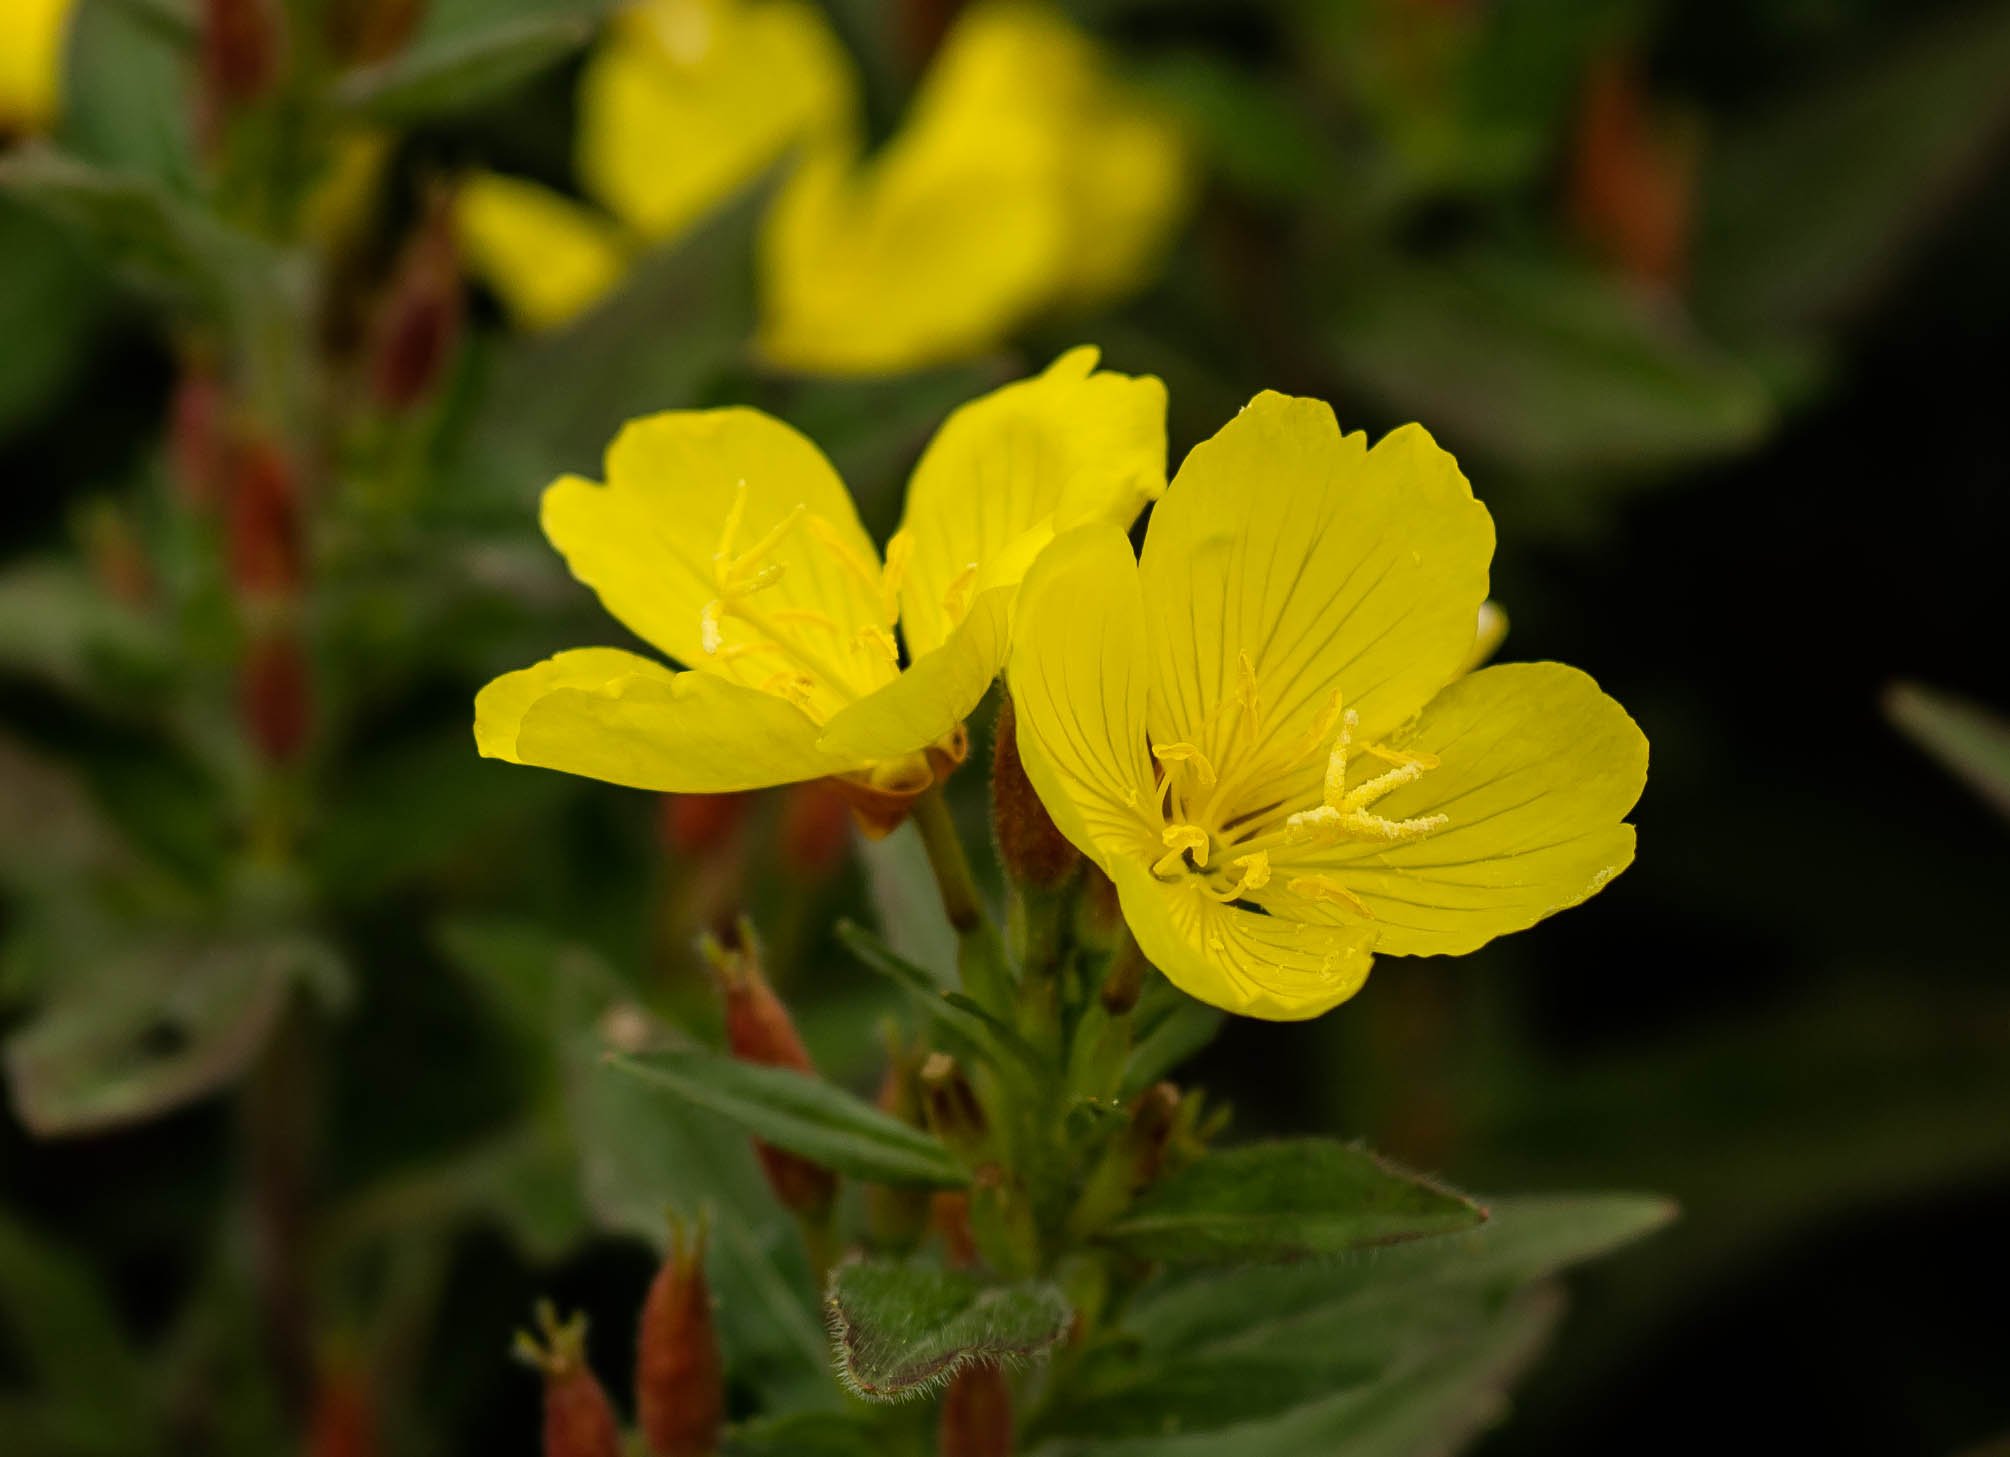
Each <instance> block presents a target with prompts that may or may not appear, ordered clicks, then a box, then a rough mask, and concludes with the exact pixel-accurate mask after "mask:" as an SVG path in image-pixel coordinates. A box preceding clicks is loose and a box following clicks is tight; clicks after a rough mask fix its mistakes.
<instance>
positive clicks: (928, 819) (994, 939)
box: [911, 785, 1012, 1015]
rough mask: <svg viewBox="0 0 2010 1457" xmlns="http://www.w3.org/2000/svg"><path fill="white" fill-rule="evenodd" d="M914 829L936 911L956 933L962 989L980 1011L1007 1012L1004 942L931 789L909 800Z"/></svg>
mask: <svg viewBox="0 0 2010 1457" xmlns="http://www.w3.org/2000/svg"><path fill="white" fill-rule="evenodd" d="M911 812H912V814H913V816H914V827H915V828H916V829H917V830H919V831H920V832H921V843H922V846H923V848H924V849H926V850H927V851H928V866H929V869H931V870H933V871H934V872H935V884H936V887H937V889H939V890H940V891H941V892H942V910H943V913H944V914H945V915H947V916H948V917H949V924H950V927H951V928H952V929H953V930H954V931H955V932H956V967H957V970H958V971H959V972H961V973H962V976H963V987H964V990H965V991H967V992H969V994H970V995H971V996H973V997H975V998H976V999H977V1001H978V1002H979V1003H980V1004H982V1005H983V1006H984V1007H985V1008H986V1009H988V1010H990V1011H992V1012H995V1013H999V1014H1001V1015H1002V1014H1005V1013H1006V1012H1008V1011H1009V1009H1010V1007H1011V995H1012V975H1011V972H1010V970H1009V969H1008V968H1007V965H1006V960H1005V941H1004V938H1003V937H1002V936H1000V935H999V934H998V927H997V925H996V924H995V923H994V922H993V921H992V919H991V916H990V914H989V913H988V912H987V911H986V910H985V909H984V901H983V898H982V897H981V896H979V895H978V893H977V880H976V877H975V876H973V875H972V874H971V871H970V858H969V856H967V855H965V854H964V853H963V840H962V838H961V837H960V836H958V834H957V833H956V822H955V821H954V820H953V819H952V818H951V817H950V814H949V801H948V799H947V798H945V797H944V795H943V792H942V787H941V786H940V785H937V786H936V787H935V788H933V789H931V790H929V791H928V792H927V793H926V794H923V795H921V796H920V797H918V798H917V799H916V800H915V801H914V808H913V810H912V811H911Z"/></svg>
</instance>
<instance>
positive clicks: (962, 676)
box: [819, 581, 1019, 759]
mask: <svg viewBox="0 0 2010 1457" xmlns="http://www.w3.org/2000/svg"><path fill="white" fill-rule="evenodd" d="M1018 593H1019V584H1018V582H1017V581H1014V582H1013V583H1012V584H1011V585H1009V586H1005V587H993V588H991V589H990V590H988V591H984V592H980V593H978V594H977V600H976V602H975V604H974V605H973V606H972V608H971V610H970V611H969V612H968V613H966V614H965V615H964V618H963V621H962V622H961V623H959V624H958V625H957V628H956V631H955V632H954V633H952V634H951V635H950V638H949V641H948V642H946V643H943V644H942V645H941V646H940V647H938V648H936V649H935V650H934V651H933V652H930V653H925V654H923V655H922V656H921V657H919V658H917V659H915V661H914V662H912V663H910V664H909V665H908V666H907V668H906V669H905V670H903V671H902V673H901V674H900V676H899V677H898V678H896V679H894V680H893V682H891V683H888V684H887V685H886V686H885V687H883V688H879V689H876V690H874V691H873V692H872V693H870V694H868V695H867V696H866V697H864V698H861V699H860V700H859V701H858V702H856V703H854V704H852V705H851V706H850V707H849V708H845V709H841V710H839V712H838V713H837V714H836V715H835V716H834V717H833V718H832V719H831V721H830V722H829V723H828V724H826V725H825V726H824V734H823V738H822V739H821V740H820V741H819V743H820V747H822V748H823V750H824V751H825V752H826V753H831V754H837V755H840V756H843V757H847V758H851V757H856V758H859V759H897V758H899V757H900V756H901V755H903V754H911V753H913V752H914V751H915V750H917V749H922V748H926V747H927V746H928V745H930V744H932V743H935V742H936V741H937V740H939V739H941V738H942V737H943V736H944V735H946V734H948V733H950V732H951V731H953V730H954V729H955V727H956V726H957V725H958V724H959V723H962V722H963V720H964V719H966V718H968V717H969V716H970V713H971V711H972V710H973V709H975V708H976V707H977V705H978V703H979V702H980V701H981V700H982V699H983V697H984V695H985V693H986V692H987V691H989V689H990V687H991V684H992V682H993V681H994V680H995V679H996V678H997V676H998V670H999V668H1001V667H1002V666H1003V665H1004V662H1005V654H1006V651H1007V648H1008V647H1009V645H1010V641H1011V626H1012V620H1011V619H1012V603H1013V600H1014V599H1015V598H1016V597H1017V596H1018Z"/></svg>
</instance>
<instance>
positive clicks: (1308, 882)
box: [1284, 875, 1375, 921]
mask: <svg viewBox="0 0 2010 1457" xmlns="http://www.w3.org/2000/svg"><path fill="white" fill-rule="evenodd" d="M1284 888H1285V889H1286V890H1288V891H1290V892H1291V893H1292V894H1293V895H1302V896H1304V897H1305V898H1306V899H1307V900H1311V901H1324V902H1325V903H1327V904H1328V905H1337V906H1345V907H1347V909H1348V910H1350V911H1352V912H1354V913H1355V914H1356V915H1358V916H1365V917H1366V918H1367V919H1369V920H1371V921H1372V920H1374V919H1375V913H1374V912H1373V911H1371V910H1369V909H1368V903H1367V902H1366V901H1364V900H1362V899H1361V897H1359V896H1358V895H1356V894H1354V892H1353V891H1351V890H1349V889H1347V887H1346V886H1344V885H1342V884H1341V883H1340V882H1339V881H1337V880H1335V879H1334V878H1333V877H1332V876H1330V875H1295V876H1293V877H1292V878H1291V882H1290V884H1288V885H1286V886H1285V887H1284Z"/></svg>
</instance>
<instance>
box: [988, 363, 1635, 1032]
mask: <svg viewBox="0 0 2010 1457" xmlns="http://www.w3.org/2000/svg"><path fill="white" fill-rule="evenodd" d="M1493 544H1494V543H1493V524H1492V521H1491V519H1490V518H1489V517H1488V515H1487V512H1486V509H1485V508H1484V507H1483V506H1481V505H1480V504H1479V503H1478V502H1476V501H1475V500H1474V499H1473V496H1472V491H1471V488H1470V487H1469V486H1468V485H1467V483H1466V480H1465V477H1464V476H1463V475H1461V474H1460V472H1459V469H1458V466H1457V464H1456V463H1455V462H1454V461H1453V460H1452V458H1451V457H1450V456H1449V455H1447V454H1446V453H1445V452H1444V451H1442V450H1440V449H1439V448H1438V446H1437V445H1436V444H1435V443H1434V442H1433V441H1432V440H1431V437H1430V436H1429V435H1428V434H1426V433H1425V432H1424V431H1423V430H1422V429H1420V428H1418V427H1416V426H1410V427H1406V428H1404V429H1402V430H1398V431H1396V432H1394V433H1393V434H1391V435H1389V436H1387V437H1386V438H1385V439H1383V440H1382V441H1381V442H1380V444H1378V445H1377V446H1376V447H1375V448H1374V449H1373V450H1370V449H1369V448H1368V446H1367V440H1366V437H1365V436H1363V435H1360V434H1354V435H1348V436H1342V435H1341V433H1340V429H1339V426H1338V425H1337V424H1336V423H1335V422H1334V418H1333V412H1332V411H1331V410H1330V409H1329V408H1328V407H1327V406H1326V405H1324V404H1323V403H1321V402H1319V401H1317V400H1304V399H1291V398H1288V397H1286V396H1283V395H1278V394H1269V393H1266V394H1262V395H1259V396H1257V397H1256V399H1255V400H1253V401H1252V402H1251V403H1250V404H1249V405H1248V407H1246V408H1245V409H1244V410H1243V411H1242V413H1241V414H1240V415H1238V416H1237V417H1236V418H1235V419H1234V420H1233V421H1231V422H1230V423H1229V424H1228V425H1227V426H1225V427H1224V428H1223V429H1222V430H1221V431H1220V432H1219V433H1218V434H1216V435H1215V437H1214V438H1213V439H1212V440H1209V441H1207V442H1206V443H1204V444H1202V445H1201V446H1199V447H1198V448H1196V449H1195V450H1194V452H1193V453H1192V454H1191V455H1190V456H1188V457H1187V460H1186V463H1185V464H1184V465H1183V466H1181V468H1180V471H1179V474H1178V476H1177V478H1176V479H1175V480H1174V482H1173V484H1172V487H1171V489H1170V490H1169V491H1168V492H1167V493H1166V496H1165V499H1164V500H1162V501H1161V502H1160V503H1159V504H1158V506H1157V507H1156V508H1155V510H1154V512H1153V515H1152V520H1151V525H1150V529H1149V532H1148V534H1147V536H1146V539H1145V546H1144V553H1143V557H1142V559H1141V560H1135V559H1133V557H1132V555H1131V550H1130V545H1129V543H1128V541H1127V540H1126V539H1125V537H1124V534H1123V533H1122V532H1120V531H1117V530H1114V529H1112V528H1109V527H1106V526H1087V527H1083V528H1081V529H1079V530H1076V531H1073V532H1070V533H1068V534H1067V535H1066V536H1064V537H1061V538H1060V539H1058V540H1057V541H1055V543H1054V544H1053V546H1052V547H1051V548H1049V550H1048V551H1047V553H1046V554H1045V555H1044V556H1043V557H1042V558H1041V560H1040V562H1039V564H1038V565H1037V566H1036V567H1035V568H1034V570H1033V571H1032V573H1031V574H1030V575H1029V577H1028V578H1027V580H1026V583H1025V586H1024V590H1023V592H1022V594H1021V598H1020V602H1019V605H1018V617H1017V626H1016V629H1015V637H1014V643H1013V650H1012V657H1011V668H1010V673H1009V681H1010V684H1011V688H1012V693H1013V699H1014V703H1015V706H1016V708H1017V711H1018V725H1019V735H1020V749H1021V753H1022V755H1023V757H1024V760H1025V764H1026V770H1027V773H1028V774H1029V776H1030V777H1031V778H1032V781H1033V784H1034V786H1035V788H1036V789H1038V791H1039V793H1040V796H1041V798H1042V800H1043V801H1044V802H1045V803H1046V805H1047V807H1048V809H1049V810H1050V811H1051V812H1052V814H1053V815H1054V819H1055V822H1056V823H1057V824H1058V825H1059V826H1060V828H1061V830H1062V831H1063V832H1064V833H1065V834H1066V835H1067V836H1068V838H1069V839H1071V840H1073V841H1074V842H1075V844H1076V845H1078V846H1079V847H1080V848H1081V849H1082V851H1083V852H1084V853H1085V854H1087V855H1089V856H1091V857H1092V858H1093V859H1094V860H1095V861H1096V862H1097V863H1098V864H1099V865H1101V866H1102V868H1103V869H1104V870H1105V871H1106V872H1107V873H1108V874H1109V875H1110V877H1111V878H1112V879H1113V880H1114V881H1115V883H1116V885H1117V889H1118V892H1119V894H1120V896H1121V898H1122V902H1123V910H1124V916H1125V919H1126V920H1127V921H1128V922H1129V924H1130V927H1131V930H1132V932H1133V934H1134V935H1135V936H1136V937H1137V940H1138V945H1139V947H1140V948H1141V949H1142V950H1143V951H1144V953H1145V955H1146V956H1147V958H1148V959H1150V960H1151V961H1152V962H1153V964H1155V965H1156V966H1158V967H1159V969H1160V970H1162V971H1163V972H1164V973H1165V974H1166V975H1167V976H1168V977H1169V978H1171V979H1172V981H1174V982H1175V983H1176V984H1178V985H1179V986H1180V987H1182V988H1184V989H1185V990H1186V991H1187V992H1189V993H1191V994H1192V995H1193V996H1196V997H1198V998H1200V999H1202V1000H1204V1001H1208V1002H1212V1003H1214V1004H1215V1005H1217V1006H1221V1007H1225V1008H1228V1009H1229V1010H1231V1011H1235V1012H1242V1013H1246V1014H1248V1015H1251V1016H1258V1017H1270V1018H1278V1019H1293V1018H1301V1017H1310V1016H1314V1015H1317V1014H1318V1013H1320V1012H1322V1011H1325V1010H1326V1009H1327V1008H1329V1007H1331V1006H1333V1005H1334V1004H1335V1003H1337V1002H1340V1001H1342V1000H1344V999H1345V998H1347V997H1349V996H1351V995H1352V994H1353V993H1354V992H1355V991H1356V990H1357V989H1358V988H1359V987H1360V985H1361V983H1362V981H1363V979H1364V978H1365V977H1366V976H1367V973H1368V965H1369V959H1370V955H1371V953H1372V952H1375V951H1381V952H1386V953H1389V954H1392V955H1397V956H1419V955H1430V954H1455V953H1460V952H1466V951H1471V950H1473V949H1474V948H1476V947H1478V946H1480V945H1482V944H1484V943H1485V942H1487V941H1489V940H1491V939H1493V938H1494V937H1495V936H1499V935H1501V934H1503V933H1505V932H1509V931H1516V930H1520V929H1522V928H1524V927H1527V926H1530V925H1533V924H1534V923H1535V922H1536V921H1538V920H1540V919H1541V918H1543V917H1544V916H1547V915H1549V914H1550V913H1551V912H1553V911H1557V910H1561V909H1563V908H1564V907H1566V906H1571V905H1575V904H1577V903H1578V902H1579V901H1582V900H1584V899H1585V898H1586V897H1587V896H1589V895H1591V894H1592V893H1593V892H1595V891H1596V890H1598V889H1599V888H1600V887H1601V886H1603V885H1604V884H1605V882H1606V881H1608V880H1610V879H1611V878H1612V877H1613V876H1614V875H1616V874H1618V873H1619V872H1620V871H1621V870H1623V869H1625V868H1626V866H1627V865H1628V864H1629V863H1630V862H1631V860H1632V858H1633V829H1632V827H1631V826H1630V825H1628V824H1626V823H1624V817H1625V815H1626V813H1627V811H1628V810H1629V809H1631V807H1632V806H1633V803H1634V801H1635V800H1636V799H1637V798H1638V797H1639V794H1640V791H1641V788H1642V786H1643V784H1644V783H1645V780H1646V772H1647V742H1646V740H1645V739H1644V738H1643V737H1642V736H1641V733H1640V730H1639V729H1638V728H1637V727H1636V726H1635V725H1634V723H1633V721H1632V720H1631V719H1630V718H1628V717H1627V715H1626V713H1625V710H1623V709H1622V708H1620V706H1619V705H1618V704H1617V703H1615V702H1613V701H1612V699H1610V698H1608V697H1606V696H1605V694H1603V693H1602V692H1600V691H1599V689H1598V687H1597V685H1596V684H1595V683H1593V682H1592V680H1591V679H1590V678H1588V677H1586V676H1585V675H1584V674H1583V673H1581V672H1578V671H1577V670H1576V669H1574V668H1567V667H1564V666H1562V665H1560V664H1556V663H1522V664H1513V665H1507V666H1500V667H1489V668H1481V669H1479V670H1478V671H1476V672H1471V673H1466V672H1464V669H1465V667H1466V664H1467V662H1468V659H1469V656H1470V655H1471V653H1472V651H1473V648H1474V645H1475V625H1476V624H1477V623H1479V622H1480V616H1479V613H1480V606H1481V603H1482V602H1483V601H1484V600H1485V598H1486V592H1487V567H1488V563H1489V561H1490V559H1491V557H1492V555H1493Z"/></svg>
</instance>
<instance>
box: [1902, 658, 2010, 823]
mask: <svg viewBox="0 0 2010 1457" xmlns="http://www.w3.org/2000/svg"><path fill="white" fill-rule="evenodd" d="M1884 711H1885V713H1886V715H1887V716H1889V717H1890V719H1891V721H1892V722H1893V723H1895V724H1897V725H1898V727H1899V728H1900V729H1901V730H1903V731H1904V733H1905V735H1906V737H1908V738H1910V739H1911V740H1912V741H1913V742H1914V743H1916V744H1918V745H1919V746H1920V747H1921V748H1922V749H1924V750H1926V752H1927V753H1929V754H1931V755H1933V757H1934V758H1936V759H1938V760H1939V761H1940V762H1941V763H1942V764H1944V765H1946V766H1947V768H1949V769H1951V770H1952V771H1953V772H1954V773H1956V774H1958V775H1959V776H1960V777H1961V778H1962V779H1964V780H1966V781H1967V783H1968V786H1969V788H1971V789H1973V790H1974V791H1975V792H1976V793H1977V794H1979V795H1981V796H1982V798H1983V799H1985V800H1987V801H1988V802H1989V804H1990V806H1991V807H1992V808H1994V809H1995V810H1996V811H1997V813H1999V814H2003V815H2010V722H2005V721H2004V720H2003V719H2000V718H1998V717H1997V716H1996V715H1995V714H1993V713H1990V712H1988V711H1986V710H1984V709H1981V708H1977V707H1976V706H1975V705H1974V704H1972V703H1968V702H1965V701H1964V700H1962V699H1959V698H1955V697H1953V696H1951V695H1949V694H1946V693H1936V692H1934V691H1933V690H1931V689H1928V688H1921V687H1918V686H1917V685H1915V684H1911V683H1898V684H1894V685H1893V686H1892V688H1891V690H1890V692H1888V693H1886V694H1885V699H1884Z"/></svg>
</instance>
